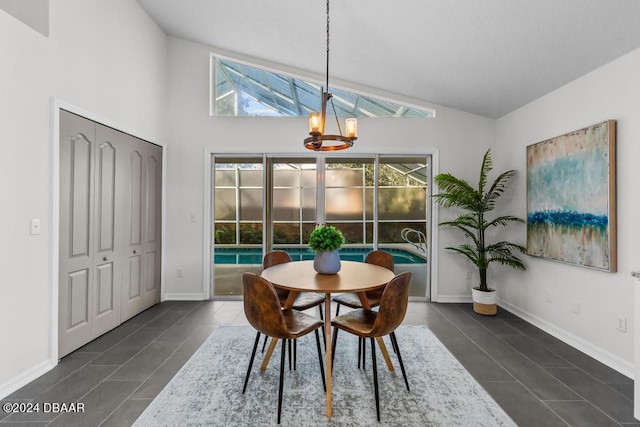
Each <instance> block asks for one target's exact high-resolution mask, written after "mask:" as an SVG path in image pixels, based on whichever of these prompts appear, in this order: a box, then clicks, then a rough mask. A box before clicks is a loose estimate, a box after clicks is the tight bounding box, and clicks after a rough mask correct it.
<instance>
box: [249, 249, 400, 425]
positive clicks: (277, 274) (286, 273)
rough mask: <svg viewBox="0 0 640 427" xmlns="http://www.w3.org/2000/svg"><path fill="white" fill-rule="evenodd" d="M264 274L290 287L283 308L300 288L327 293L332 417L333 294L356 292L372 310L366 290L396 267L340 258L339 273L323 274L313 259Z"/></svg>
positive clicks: (377, 285)
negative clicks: (341, 259)
mask: <svg viewBox="0 0 640 427" xmlns="http://www.w3.org/2000/svg"><path fill="white" fill-rule="evenodd" d="M261 275H262V277H263V278H265V279H266V280H268V281H269V282H271V283H272V284H273V285H274V286H277V287H280V288H283V289H287V290H289V291H290V292H289V297H288V298H287V301H286V303H285V307H284V308H291V307H292V306H293V303H294V301H295V299H296V298H297V296H298V294H299V293H300V292H319V293H324V294H325V304H324V310H325V315H324V335H325V342H326V344H327V345H326V358H327V361H326V371H325V375H326V384H327V417H331V415H332V409H331V406H332V405H331V368H332V367H331V294H332V293H344V292H355V293H357V294H358V296H359V297H360V301H361V302H362V306H363V307H364V308H365V309H368V310H370V309H371V306H370V305H369V301H368V300H367V297H366V294H365V292H366V291H370V290H373V289H377V288H380V287H382V286H384V285H386V284H387V283H389V281H390V280H391V279H393V277H394V276H395V275H394V273H393V271H391V270H388V269H386V268H384V267H380V266H378V265H375V264H368V263H364V262H355V261H341V269H340V271H339V272H338V273H336V274H320V273H317V272H316V271H315V270H314V268H313V261H294V262H285V263H283V264H278V265H274V266H272V267H269V268H266V269H264V270H263V271H262V274H261ZM276 343H277V340H276V339H273V340H272V341H271V345H270V346H269V351H267V354H266V355H265V358H264V361H263V362H262V367H261V369H263V370H264V369H266V367H267V365H268V363H269V359H270V357H271V354H272V353H273V350H274V349H275V345H276ZM378 344H380V347H381V350H382V352H383V356H384V357H385V361H386V362H387V366H388V367H389V369H390V370H393V365H392V364H391V359H390V358H389V355H388V353H387V351H386V348H385V347H384V343H383V342H382V340H381V339H380V340H378Z"/></svg>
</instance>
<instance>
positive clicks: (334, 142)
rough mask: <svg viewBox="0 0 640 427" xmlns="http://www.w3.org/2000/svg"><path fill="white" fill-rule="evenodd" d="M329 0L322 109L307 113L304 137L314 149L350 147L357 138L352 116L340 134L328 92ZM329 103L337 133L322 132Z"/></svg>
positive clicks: (307, 145) (309, 147) (309, 146)
mask: <svg viewBox="0 0 640 427" xmlns="http://www.w3.org/2000/svg"><path fill="white" fill-rule="evenodd" d="M329 21H330V20H329V0H327V81H326V86H325V87H322V88H320V90H321V93H322V104H321V105H322V107H321V108H322V110H321V112H317V111H314V112H313V113H311V114H309V135H311V136H309V137H307V138H305V140H304V146H305V147H306V148H308V149H309V150H314V151H336V150H344V149H346V148H349V147H352V146H353V142H354V141H355V140H356V139H358V121H357V120H356V119H354V118H349V119H346V121H345V134H344V135H343V134H342V128H341V127H340V121H339V120H338V114H337V113H336V107H335V105H334V104H333V96H332V95H331V93H329ZM328 104H331V108H332V110H333V116H334V117H335V119H336V124H337V126H338V135H328V134H325V133H324V129H325V124H326V119H327V106H328Z"/></svg>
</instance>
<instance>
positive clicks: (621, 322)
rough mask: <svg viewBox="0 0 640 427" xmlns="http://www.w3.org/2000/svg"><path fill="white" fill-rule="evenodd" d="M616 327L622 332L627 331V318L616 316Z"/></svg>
mask: <svg viewBox="0 0 640 427" xmlns="http://www.w3.org/2000/svg"><path fill="white" fill-rule="evenodd" d="M616 329H617V330H619V331H620V332H627V318H626V317H622V316H618V317H617V318H616Z"/></svg>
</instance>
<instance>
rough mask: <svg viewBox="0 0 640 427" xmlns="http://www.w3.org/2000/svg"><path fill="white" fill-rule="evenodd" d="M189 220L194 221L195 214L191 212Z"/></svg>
mask: <svg viewBox="0 0 640 427" xmlns="http://www.w3.org/2000/svg"><path fill="white" fill-rule="evenodd" d="M190 219H191V222H196V214H194V213H192V214H191V215H190Z"/></svg>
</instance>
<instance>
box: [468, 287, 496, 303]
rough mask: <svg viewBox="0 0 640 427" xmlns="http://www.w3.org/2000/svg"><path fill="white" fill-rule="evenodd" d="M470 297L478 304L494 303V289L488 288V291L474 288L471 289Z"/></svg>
mask: <svg viewBox="0 0 640 427" xmlns="http://www.w3.org/2000/svg"><path fill="white" fill-rule="evenodd" d="M471 297H472V298H473V302H477V303H479V304H495V303H496V290H495V289H489V292H485V291H479V290H478V289H476V288H472V289H471Z"/></svg>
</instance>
